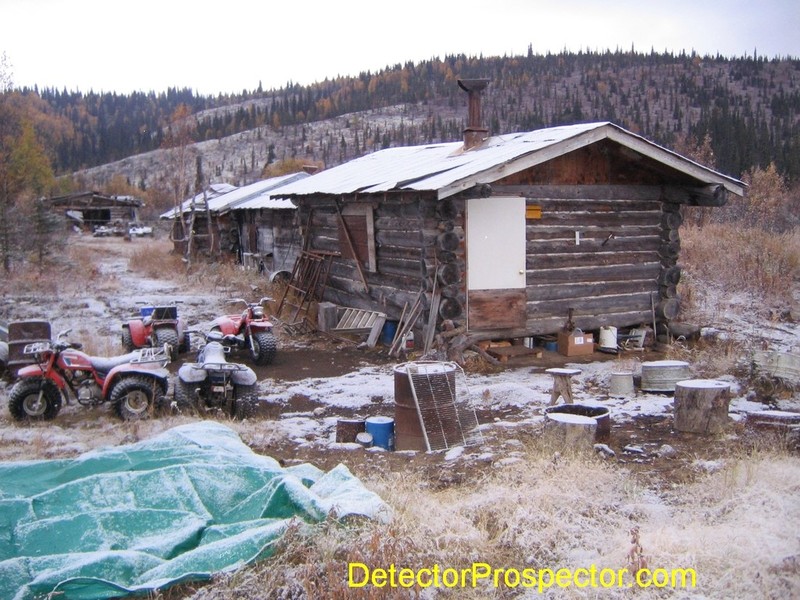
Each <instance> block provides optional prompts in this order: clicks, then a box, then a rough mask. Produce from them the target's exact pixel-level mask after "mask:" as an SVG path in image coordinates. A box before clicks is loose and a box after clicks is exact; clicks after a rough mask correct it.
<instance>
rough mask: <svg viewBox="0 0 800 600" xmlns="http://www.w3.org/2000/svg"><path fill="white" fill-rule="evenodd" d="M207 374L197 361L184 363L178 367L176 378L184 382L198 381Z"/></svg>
mask: <svg viewBox="0 0 800 600" xmlns="http://www.w3.org/2000/svg"><path fill="white" fill-rule="evenodd" d="M207 376H208V373H206V370H205V369H204V368H203V367H202V366H201V365H200V364H199V363H184V364H183V365H181V368H180V369H178V378H179V379H180V380H181V381H183V382H184V383H200V382H201V381H205V379H206V377H207Z"/></svg>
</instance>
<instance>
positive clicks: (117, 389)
mask: <svg viewBox="0 0 800 600" xmlns="http://www.w3.org/2000/svg"><path fill="white" fill-rule="evenodd" d="M70 331H71V330H70V329H67V330H65V331H61V332H59V334H58V335H57V336H56V339H55V340H54V341H46V342H34V343H31V344H28V345H26V346H25V347H24V348H23V354H27V355H32V356H34V357H35V360H36V363H35V364H32V365H28V366H25V367H23V368H21V369H20V370H19V372H18V373H17V378H18V380H17V382H16V383H15V384H14V386H13V387H12V388H11V391H10V392H9V395H8V408H9V411H10V412H11V415H12V416H13V417H14V418H15V419H16V420H17V421H24V420H50V419H54V418H55V417H56V415H57V414H58V412H59V411H60V410H61V403H62V401H66V402H67V403H69V400H70V395H72V396H73V397H74V398H75V399H76V400H77V402H78V403H79V404H81V405H83V406H96V405H98V404H103V403H105V402H109V403H111V404H113V405H114V407H115V409H116V412H117V415H118V416H119V417H120V418H122V419H123V420H131V419H139V418H142V417H145V416H149V415H150V414H151V412H152V410H153V408H154V407H155V405H156V403H157V402H158V401H159V399H160V398H163V397H164V395H165V394H166V393H167V388H168V385H169V382H168V378H169V371H167V369H166V368H164V367H166V365H167V363H168V362H169V355H168V353H167V349H166V348H143V349H141V350H136V351H134V352H130V353H128V354H123V355H121V356H114V357H111V358H103V357H97V356H89V355H88V354H86V353H85V352H83V351H81V344H79V343H75V342H67V341H65V340H64V339H63V338H65V337H66V336H67V335H68V334H69V332H70Z"/></svg>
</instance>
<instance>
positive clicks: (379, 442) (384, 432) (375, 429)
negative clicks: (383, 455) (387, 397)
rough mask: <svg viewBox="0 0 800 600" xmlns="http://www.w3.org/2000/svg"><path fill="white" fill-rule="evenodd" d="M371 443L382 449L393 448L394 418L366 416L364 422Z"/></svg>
mask: <svg viewBox="0 0 800 600" xmlns="http://www.w3.org/2000/svg"><path fill="white" fill-rule="evenodd" d="M364 426H365V429H366V431H367V433H369V434H371V435H372V443H373V445H375V446H380V447H381V448H383V449H384V450H394V419H392V418H391V417H368V418H367V419H366V421H365V423H364Z"/></svg>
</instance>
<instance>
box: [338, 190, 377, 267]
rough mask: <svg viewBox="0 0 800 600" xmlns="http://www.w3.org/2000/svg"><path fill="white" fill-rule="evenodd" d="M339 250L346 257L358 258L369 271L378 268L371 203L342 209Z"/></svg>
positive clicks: (352, 205)
mask: <svg viewBox="0 0 800 600" xmlns="http://www.w3.org/2000/svg"><path fill="white" fill-rule="evenodd" d="M339 251H340V252H341V253H342V256H343V257H345V258H354V259H356V260H358V261H359V262H360V263H361V264H362V265H363V266H364V267H365V268H366V269H367V270H368V271H373V272H374V271H375V270H376V266H375V265H376V260H375V223H374V220H373V213H372V206H371V205H369V204H349V205H347V206H345V207H344V208H343V209H342V220H341V221H339ZM353 252H355V255H354V254H353Z"/></svg>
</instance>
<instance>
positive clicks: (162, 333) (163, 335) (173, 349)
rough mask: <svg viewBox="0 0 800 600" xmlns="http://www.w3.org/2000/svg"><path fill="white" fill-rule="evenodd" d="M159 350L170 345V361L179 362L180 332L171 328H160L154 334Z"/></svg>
mask: <svg viewBox="0 0 800 600" xmlns="http://www.w3.org/2000/svg"><path fill="white" fill-rule="evenodd" d="M153 337H154V338H155V342H156V343H155V344H154V346H156V347H157V348H163V347H164V344H169V359H170V360H171V361H176V360H178V349H179V348H178V346H179V344H178V332H177V331H175V330H174V329H172V328H171V327H159V328H158V329H156V330H155V331H154V332H153Z"/></svg>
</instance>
